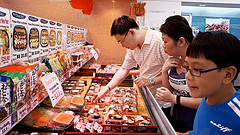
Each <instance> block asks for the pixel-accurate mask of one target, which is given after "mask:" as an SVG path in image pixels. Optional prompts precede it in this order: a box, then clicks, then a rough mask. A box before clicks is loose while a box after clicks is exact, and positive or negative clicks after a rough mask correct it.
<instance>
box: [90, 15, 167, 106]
mask: <svg viewBox="0 0 240 135" xmlns="http://www.w3.org/2000/svg"><path fill="white" fill-rule="evenodd" d="M111 36H114V37H115V39H116V40H117V42H118V44H120V45H121V46H122V47H125V48H127V53H126V55H125V60H124V62H123V64H122V67H121V68H120V69H119V70H118V71H117V72H116V73H115V75H114V77H113V78H112V80H111V81H110V82H109V83H108V84H107V87H105V88H104V89H102V90H101V91H100V92H99V93H97V94H96V95H95V96H94V97H93V99H92V100H93V103H95V102H96V101H97V100H99V99H101V98H102V97H104V96H105V95H106V94H107V93H108V92H109V91H110V90H111V89H113V88H115V87H116V86H117V85H119V84H120V83H121V82H122V81H123V80H124V79H125V78H126V76H127V75H128V74H129V72H130V70H131V69H132V68H133V67H134V66H136V65H137V64H138V65H139V67H140V74H139V75H140V77H139V78H137V79H135V83H136V84H137V85H138V86H139V87H143V86H147V85H148V86H149V87H148V88H149V89H150V90H151V92H152V94H153V95H154V94H155V90H156V88H157V87H161V80H160V79H159V80H156V82H155V80H154V78H155V77H157V76H158V77H159V76H160V75H161V70H162V66H163V64H164V62H165V60H166V59H167V57H168V56H167V54H166V53H165V52H164V49H163V47H162V43H163V42H162V39H161V38H162V37H161V36H162V35H161V33H160V32H158V31H153V30H151V29H140V28H139V26H138V25H137V23H136V22H135V20H134V19H132V18H129V17H128V16H124V15H123V16H121V17H119V18H116V19H115V20H114V21H113V24H112V28H111ZM150 80H151V81H150Z"/></svg>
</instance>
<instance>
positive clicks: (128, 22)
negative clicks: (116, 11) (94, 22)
mask: <svg viewBox="0 0 240 135" xmlns="http://www.w3.org/2000/svg"><path fill="white" fill-rule="evenodd" d="M132 28H134V29H139V26H138V25H137V23H136V22H135V20H134V19H132V18H129V17H128V16H126V15H123V16H121V17H119V18H116V19H115V20H114V21H113V23H112V28H111V36H113V35H117V34H119V35H124V34H125V33H126V32H127V31H128V30H129V29H132Z"/></svg>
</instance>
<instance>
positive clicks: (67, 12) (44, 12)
mask: <svg viewBox="0 0 240 135" xmlns="http://www.w3.org/2000/svg"><path fill="white" fill-rule="evenodd" d="M131 2H136V0H93V10H92V13H91V15H85V14H83V13H82V11H81V10H78V9H73V8H72V7H71V5H70V4H69V0H0V7H3V8H7V9H10V10H15V11H19V12H22V13H25V14H29V15H33V16H37V17H42V18H45V19H49V20H53V21H57V22H61V23H63V24H69V25H74V26H78V27H81V28H86V29H88V35H87V41H88V42H89V43H93V44H94V45H95V47H96V48H98V49H99V50H100V52H101V56H100V57H99V59H98V60H97V63H100V64H121V63H122V62H123V60H124V56H125V53H126V49H125V48H122V46H121V45H118V44H117V42H116V40H115V38H114V37H111V34H110V29H111V25H112V22H113V20H114V19H115V18H117V17H119V16H121V15H130V7H131V6H130V3H131ZM132 18H134V19H136V17H135V16H132Z"/></svg>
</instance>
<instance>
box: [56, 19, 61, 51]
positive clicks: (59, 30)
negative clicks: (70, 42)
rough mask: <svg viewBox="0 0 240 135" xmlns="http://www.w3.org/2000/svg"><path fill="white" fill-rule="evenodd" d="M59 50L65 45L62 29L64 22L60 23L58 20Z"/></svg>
mask: <svg viewBox="0 0 240 135" xmlns="http://www.w3.org/2000/svg"><path fill="white" fill-rule="evenodd" d="M56 26H57V37H56V38H57V50H60V51H61V49H62V45H63V42H62V30H63V24H62V23H59V22H57V25H56Z"/></svg>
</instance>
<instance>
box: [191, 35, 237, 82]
mask: <svg viewBox="0 0 240 135" xmlns="http://www.w3.org/2000/svg"><path fill="white" fill-rule="evenodd" d="M186 56H188V57H192V58H199V57H205V58H206V59H208V60H211V61H213V62H214V63H215V64H216V65H217V66H218V67H229V66H234V67H236V69H237V74H236V76H235V78H234V80H235V79H236V78H237V75H238V73H239V70H240V60H239V58H240V41H239V39H238V38H236V37H235V36H234V35H232V34H229V33H226V32H223V31H212V32H203V33H200V34H199V35H198V36H197V37H196V38H195V39H194V40H193V41H192V42H191V43H190V45H189V46H188V49H187V52H186Z"/></svg>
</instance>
